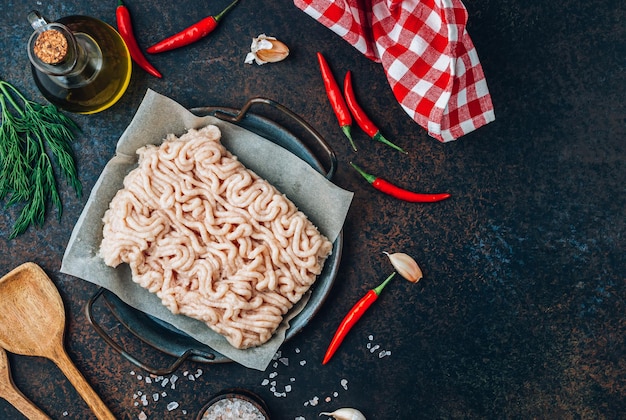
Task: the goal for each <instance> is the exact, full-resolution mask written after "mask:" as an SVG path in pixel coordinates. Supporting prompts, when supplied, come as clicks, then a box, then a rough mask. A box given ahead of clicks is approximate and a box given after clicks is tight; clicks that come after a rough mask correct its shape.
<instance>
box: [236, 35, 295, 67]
mask: <svg viewBox="0 0 626 420" xmlns="http://www.w3.org/2000/svg"><path fill="white" fill-rule="evenodd" d="M288 55H289V48H288V47H287V45H285V43H283V42H281V41H279V40H277V39H276V38H274V37H273V36H267V35H265V34H261V35H259V36H258V37H256V38H253V39H252V45H250V52H249V53H248V55H247V56H246V59H245V62H246V63H248V64H252V63H253V62H256V63H257V64H258V65H262V64H265V63H276V62H278V61H282V60H284V59H285V58H287V56H288Z"/></svg>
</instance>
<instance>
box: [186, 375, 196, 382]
mask: <svg viewBox="0 0 626 420" xmlns="http://www.w3.org/2000/svg"><path fill="white" fill-rule="evenodd" d="M187 379H189V380H190V381H195V380H196V377H195V376H193V375H189V376H187Z"/></svg>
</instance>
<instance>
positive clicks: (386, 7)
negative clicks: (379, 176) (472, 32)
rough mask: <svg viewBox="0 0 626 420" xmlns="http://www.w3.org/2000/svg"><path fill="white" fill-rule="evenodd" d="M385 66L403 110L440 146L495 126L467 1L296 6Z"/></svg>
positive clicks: (305, 2) (311, 0)
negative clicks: (470, 30) (473, 36)
mask: <svg viewBox="0 0 626 420" xmlns="http://www.w3.org/2000/svg"><path fill="white" fill-rule="evenodd" d="M294 4H295V5H296V6H297V7H298V8H300V9H301V10H303V11H304V12H305V13H307V14H308V15H309V16H311V17H313V18H314V19H316V20H317V21H319V22H320V23H322V24H323V25H325V26H327V27H328V28H330V29H331V30H332V31H333V32H335V33H336V34H338V35H339V36H341V37H342V38H343V39H345V40H346V41H347V42H349V43H350V44H352V45H353V46H354V47H355V48H356V49H357V50H359V51H361V52H362V53H363V54H365V56H366V57H368V58H370V59H371V60H374V61H376V62H380V63H382V65H383V68H384V69H385V73H386V74H387V79H388V81H389V85H390V86H391V89H392V90H393V93H394V95H395V97H396V99H397V100H398V102H399V103H400V105H401V106H402V108H403V109H404V110H405V111H406V112H407V113H408V114H409V115H410V116H411V118H413V119H414V120H415V121H416V122H417V123H418V124H420V125H421V126H422V127H424V128H425V129H427V130H428V133H429V134H430V135H431V136H433V137H435V138H436V139H438V140H440V141H444V142H445V141H450V140H455V139H457V138H459V137H461V136H462V135H464V134H467V133H469V132H471V131H474V130H475V129H477V128H478V127H481V126H483V125H485V124H487V123H489V122H491V121H493V120H494V119H495V114H494V111H493V104H492V102H491V95H490V94H489V89H488V88H487V82H486V81H485V75H484V73H483V69H482V66H481V65H480V61H479V60H478V55H477V53H476V49H475V48H474V44H473V43H472V40H471V39H470V36H469V34H468V33H467V30H466V27H465V25H466V23H467V18H468V14H467V10H466V9H465V6H464V5H463V3H462V2H461V1H460V0H422V1H419V0H336V1H332V0H294Z"/></svg>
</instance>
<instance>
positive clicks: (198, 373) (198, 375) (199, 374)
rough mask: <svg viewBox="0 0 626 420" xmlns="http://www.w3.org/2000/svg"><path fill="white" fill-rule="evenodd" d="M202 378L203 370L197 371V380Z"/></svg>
mask: <svg viewBox="0 0 626 420" xmlns="http://www.w3.org/2000/svg"><path fill="white" fill-rule="evenodd" d="M201 376H202V369H198V370H197V371H196V379H198V378H199V377H201Z"/></svg>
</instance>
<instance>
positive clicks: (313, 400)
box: [309, 397, 320, 407]
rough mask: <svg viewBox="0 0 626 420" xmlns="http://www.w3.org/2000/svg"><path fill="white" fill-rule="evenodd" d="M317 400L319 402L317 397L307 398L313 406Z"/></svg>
mask: <svg viewBox="0 0 626 420" xmlns="http://www.w3.org/2000/svg"><path fill="white" fill-rule="evenodd" d="M319 402H320V399H319V398H318V397H313V398H312V399H310V400H309V403H311V405H312V406H313V407H315V406H316V405H317V404H318V403H319Z"/></svg>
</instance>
